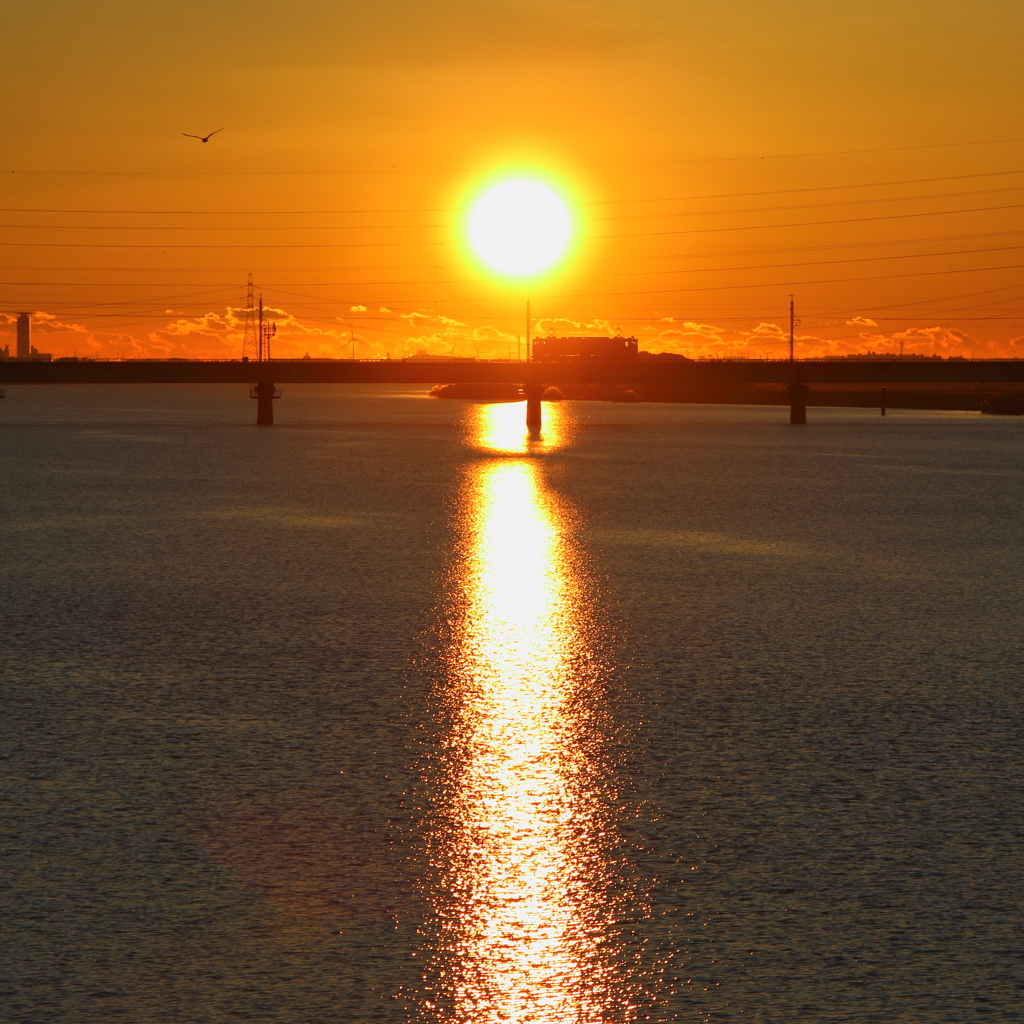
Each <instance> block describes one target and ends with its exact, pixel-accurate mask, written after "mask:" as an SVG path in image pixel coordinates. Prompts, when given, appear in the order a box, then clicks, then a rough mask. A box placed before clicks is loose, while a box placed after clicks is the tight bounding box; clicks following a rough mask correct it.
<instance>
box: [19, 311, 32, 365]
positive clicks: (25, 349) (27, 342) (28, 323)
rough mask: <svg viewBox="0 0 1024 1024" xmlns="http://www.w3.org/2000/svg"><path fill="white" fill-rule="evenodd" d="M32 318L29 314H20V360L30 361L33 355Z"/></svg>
mask: <svg viewBox="0 0 1024 1024" xmlns="http://www.w3.org/2000/svg"><path fill="white" fill-rule="evenodd" d="M31 341H32V317H31V315H30V314H28V313H19V314H18V358H19V359H28V357H29V356H30V355H31V354H32V345H31Z"/></svg>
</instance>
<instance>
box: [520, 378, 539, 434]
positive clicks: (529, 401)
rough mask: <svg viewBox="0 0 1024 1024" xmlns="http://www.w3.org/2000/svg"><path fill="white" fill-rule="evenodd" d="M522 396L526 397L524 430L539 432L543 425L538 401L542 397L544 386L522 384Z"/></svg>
mask: <svg viewBox="0 0 1024 1024" xmlns="http://www.w3.org/2000/svg"><path fill="white" fill-rule="evenodd" d="M523 394H524V395H526V429H527V430H540V428H541V426H542V424H543V416H542V415H541V411H540V401H541V399H542V398H543V397H544V385H543V384H524V385H523Z"/></svg>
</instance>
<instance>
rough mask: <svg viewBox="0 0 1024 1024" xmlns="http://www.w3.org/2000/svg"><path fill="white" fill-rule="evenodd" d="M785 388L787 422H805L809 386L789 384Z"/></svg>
mask: <svg viewBox="0 0 1024 1024" xmlns="http://www.w3.org/2000/svg"><path fill="white" fill-rule="evenodd" d="M786 390H787V391H788V392H789V422H790V423H806V422H807V395H808V394H809V393H810V390H811V389H810V388H809V387H808V386H807V385H806V384H790V385H789V387H788V388H786Z"/></svg>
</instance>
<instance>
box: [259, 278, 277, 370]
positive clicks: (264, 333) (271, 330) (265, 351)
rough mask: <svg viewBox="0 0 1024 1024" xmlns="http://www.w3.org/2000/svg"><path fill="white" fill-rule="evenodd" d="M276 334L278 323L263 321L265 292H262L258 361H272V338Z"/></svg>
mask: <svg viewBox="0 0 1024 1024" xmlns="http://www.w3.org/2000/svg"><path fill="white" fill-rule="evenodd" d="M275 334H277V324H275V323H267V324H264V323H263V293H262V292H260V313H259V333H258V335H257V338H258V340H259V350H258V352H257V355H256V359H257V361H258V362H261V363H262V362H263V361H264V360H266V361H267V362H270V339H271V338H272V337H273V336H274V335H275Z"/></svg>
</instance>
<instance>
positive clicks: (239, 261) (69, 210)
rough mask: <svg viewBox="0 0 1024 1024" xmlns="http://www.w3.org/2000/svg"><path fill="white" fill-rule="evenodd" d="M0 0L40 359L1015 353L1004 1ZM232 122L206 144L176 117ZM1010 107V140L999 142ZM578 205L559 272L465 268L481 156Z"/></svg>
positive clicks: (1017, 187)
mask: <svg viewBox="0 0 1024 1024" xmlns="http://www.w3.org/2000/svg"><path fill="white" fill-rule="evenodd" d="M20 8H21V9H20V10H17V11H13V12H8V15H7V32H6V33H5V55H4V61H3V65H2V75H3V85H4V94H5V97H6V98H7V104H6V110H5V113H6V117H5V124H4V127H3V129H2V139H3V156H2V159H0V180H2V182H3V194H2V196H0V198H2V200H3V202H2V203H0V206H2V208H3V212H2V219H0V223H2V224H3V225H4V227H3V229H2V231H0V242H2V243H3V244H2V245H0V250H2V253H0V260H2V265H3V268H4V270H3V279H2V280H3V285H2V289H0V309H3V310H7V311H8V314H7V316H5V317H0V320H3V321H4V323H3V324H2V325H0V329H2V330H6V331H7V335H6V336H5V337H3V338H2V339H0V346H2V345H4V344H6V343H9V342H10V341H12V340H13V334H12V333H11V332H12V326H11V323H10V320H11V314H13V313H16V312H17V311H19V310H31V311H33V312H34V314H35V327H34V333H33V342H34V344H35V345H36V346H37V348H39V349H40V350H42V351H50V352H53V353H54V354H55V355H65V354H71V353H73V352H77V353H78V354H79V355H82V354H99V355H105V356H118V355H121V354H124V355H126V356H130V355H149V356H163V355H173V356H223V357H237V356H239V355H240V354H241V323H240V319H239V317H240V316H241V315H244V314H240V312H239V310H240V307H241V306H243V305H244V293H245V288H244V285H245V280H246V274H247V273H248V272H250V271H251V272H252V273H253V275H254V277H255V280H256V283H257V286H258V287H259V288H261V289H262V292H263V295H264V300H265V302H266V303H267V305H268V306H269V307H271V308H272V309H273V310H274V313H273V316H274V318H275V319H277V320H278V321H279V323H280V327H279V333H278V335H277V339H276V341H275V345H276V347H275V355H280V356H287V355H297V356H301V355H303V354H304V353H306V352H309V354H310V355H312V356H321V355H323V356H338V355H347V354H349V353H350V352H351V351H352V347H351V343H350V341H349V339H350V337H351V336H352V335H353V334H354V336H355V339H356V344H355V352H356V354H357V355H384V354H385V353H388V352H389V353H391V355H392V356H401V355H405V354H408V353H411V352H414V351H417V350H421V349H422V350H426V351H429V352H435V353H454V354H456V355H475V354H479V355H480V356H505V355H508V354H512V355H514V354H515V352H516V338H517V335H518V334H522V333H523V331H524V316H523V306H524V299H525V294H526V292H527V290H528V291H529V293H530V295H531V297H532V304H533V309H534V312H535V315H536V317H537V320H538V323H537V327H536V328H535V329H536V330H538V331H540V332H546V331H548V330H553V331H555V332H556V333H578V332H579V331H585V332H586V333H604V332H605V331H606V330H622V331H624V332H627V333H630V334H635V335H637V336H638V337H640V338H641V341H642V347H644V348H647V349H651V350H655V351H661V350H668V351H680V352H687V353H689V354H690V355H702V354H713V355H714V354H729V355H741V354H742V355H752V356H761V355H765V354H782V352H783V347H784V346H783V328H784V327H785V326H786V319H785V317H786V311H787V306H788V297H789V293H791V292H793V293H795V295H796V301H797V305H798V312H799V313H800V315H801V320H802V325H801V327H800V329H799V331H798V335H799V347H798V352H801V353H803V354H806V355H812V354H821V353H844V352H856V351H868V350H875V351H890V352H891V351H899V347H900V342H901V341H902V342H903V344H904V349H905V351H906V352H915V353H927V354H930V353H932V352H938V353H941V354H963V355H972V354H976V355H978V356H982V355H999V354H1013V355H1021V354H1024V273H1022V272H1024V218H1022V211H1024V122H1022V120H1021V118H1020V116H1019V115H1020V107H1021V105H1022V99H1021V97H1022V90H1021V89H1020V85H1019V81H1018V70H1017V69H1018V65H1019V58H1018V55H1017V52H1016V47H1017V41H1018V40H1019V39H1020V37H1021V31H1022V29H1024V24H1022V22H1024V8H1022V7H1021V5H1020V4H1019V3H1011V2H1009V0H995V2H987V3H985V4H980V5H979V4H968V3H966V2H952V0H946V2H942V0H932V2H929V3H923V2H917V0H913V2H911V0H903V2H899V0H895V2H894V0H858V2H857V3H853V2H848V0H839V2H832V3H828V4H821V3H814V4H812V3H809V2H806V0H788V2H786V0H781V2H776V3H773V4H766V3H764V2H763V0H716V2H714V3H710V2H704V3H697V2H682V0H628V2H627V0H586V2H584V0H547V2H543V3H542V2H540V0H531V2H526V0H506V2H493V0H476V2H470V0H445V2H435V3H428V2H423V0H420V2H415V3H414V2H411V0H379V2H377V3H374V4H355V3H337V2H335V3H326V2H324V0H292V2H289V3H283V2H278V0H264V2H262V3H261V2H259V0H251V2H246V3H242V2H236V0H232V2H218V0H204V2H202V3H200V2H197V0H179V2H176V3H175V4H173V5H171V4H166V5H151V4H139V3H137V2H134V0H132V2H130V0H106V2H103V0H94V2H92V3H89V4H86V3H83V2H81V0H79V2H71V0H36V2H35V3H33V4H31V5H28V4H22V5H20ZM222 125H223V126H225V127H224V131H223V132H221V133H219V134H218V135H216V136H214V137H213V138H212V139H211V140H210V142H209V143H207V144H203V143H200V142H199V141H197V140H195V139H188V138H185V137H183V135H182V134H181V133H182V132H191V133H196V134H205V133H207V132H210V131H212V130H213V129H216V128H220V127H221V126H222ZM1018 136H1020V137H1019V138H1018ZM503 167H509V168H517V169H522V168H531V167H534V168H538V169H542V170H543V171H544V172H545V173H546V174H548V175H553V176H555V177H556V178H557V179H559V180H560V181H562V182H563V183H564V185H565V187H566V188H567V189H568V190H569V192H570V193H571V194H572V195H573V196H574V197H575V199H576V201H577V203H578V204H579V211H580V215H581V231H582V239H581V243H580V245H579V248H578V250H577V251H576V253H575V255H574V258H573V259H572V260H571V261H569V263H568V264H567V265H566V267H565V268H564V269H563V270H562V271H561V272H560V273H558V274H557V275H553V276H551V277H548V278H545V279H542V280H539V281H534V282H531V283H529V284H528V285H527V284H525V283H524V284H523V285H521V286H519V285H517V286H510V285H508V284H499V283H497V282H494V281H489V280H487V279H486V278H484V277H483V276H482V275H481V274H480V271H479V269H478V268H477V267H476V266H474V265H473V264H471V263H470V262H469V261H468V260H467V259H466V258H465V255H464V251H463V248H462V246H461V243H460V239H459V237H458V225H459V223H460V219H461V217H462V215H463V213H464V208H465V204H466V200H467V197H468V196H469V194H470V193H471V192H472V191H473V189H474V188H475V187H476V186H477V184H478V183H479V182H480V181H481V180H483V179H484V178H487V177H488V176H490V175H493V174H494V173H495V172H496V171H498V170H500V169H501V168H503Z"/></svg>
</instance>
